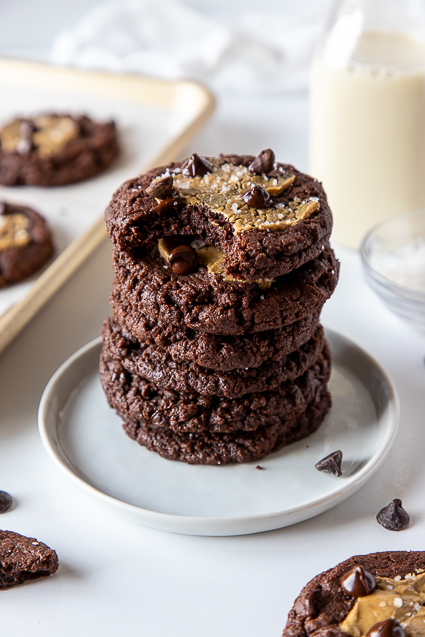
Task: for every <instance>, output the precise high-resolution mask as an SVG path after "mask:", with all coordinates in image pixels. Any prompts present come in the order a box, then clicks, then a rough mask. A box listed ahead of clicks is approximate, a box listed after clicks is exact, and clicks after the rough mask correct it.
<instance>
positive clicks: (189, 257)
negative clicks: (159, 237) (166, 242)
mask: <svg viewBox="0 0 425 637" xmlns="http://www.w3.org/2000/svg"><path fill="white" fill-rule="evenodd" d="M168 262H169V264H170V268H171V269H172V271H173V272H174V274H191V272H194V271H195V270H196V266H197V265H198V253H197V252H196V250H195V249H194V248H192V246H189V245H181V246H177V248H174V250H173V251H172V253H171V254H170V256H169V257H168Z"/></svg>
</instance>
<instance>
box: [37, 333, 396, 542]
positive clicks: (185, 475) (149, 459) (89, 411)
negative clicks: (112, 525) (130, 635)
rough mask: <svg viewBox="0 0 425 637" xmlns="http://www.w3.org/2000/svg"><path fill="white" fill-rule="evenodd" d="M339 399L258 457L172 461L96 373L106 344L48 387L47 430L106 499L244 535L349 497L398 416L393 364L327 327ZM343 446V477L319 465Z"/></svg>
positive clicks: (154, 520)
mask: <svg viewBox="0 0 425 637" xmlns="http://www.w3.org/2000/svg"><path fill="white" fill-rule="evenodd" d="M327 338H328V340H329V342H330V345H331V349H332V354H333V373H332V378H331V382H330V390H331V393H332V397H333V407H332V410H331V411H330V413H329V414H328V416H327V417H326V420H325V422H324V423H323V424H322V426H321V427H320V429H319V430H318V431H317V432H316V433H315V434H313V435H312V436H310V437H308V438H306V439H305V440H302V441H300V442H298V443H295V444H293V445H290V446H289V447H285V448H283V449H282V450H281V451H279V452H276V453H272V454H270V455H269V456H267V457H266V458H264V459H263V460H261V462H260V464H261V466H262V467H263V468H264V471H259V470H257V469H256V466H257V465H258V464H259V463H258V462H251V463H246V464H241V465H224V466H214V467H210V466H198V465H186V464H184V463H181V462H173V461H170V460H164V459H163V458H161V457H159V456H158V455H157V454H156V453H152V452H150V451H147V450H146V449H145V448H143V447H140V446H139V445H138V444H137V443H135V442H133V441H132V440H130V439H129V438H127V436H126V435H125V434H124V433H123V431H122V430H121V427H120V419H119V418H118V416H116V414H115V413H114V412H113V410H112V409H110V408H109V407H108V405H107V402H106V399H105V396H104V394H103V392H102V389H101V387H100V382H99V376H98V371H97V368H98V360H99V353H100V347H101V342H100V339H96V340H95V341H92V342H91V343H88V345H86V346H85V347H83V348H82V349H80V350H79V351H78V352H76V353H75V354H74V355H73V356H71V358H69V359H68V360H67V361H66V362H65V363H64V364H63V365H62V366H61V367H60V368H59V369H58V371H57V372H56V373H55V374H54V376H53V377H52V379H51V380H50V381H49V383H48V385H47V387H46V389H45V390H44V393H43V396H42V399H41V402H40V408H39V430H40V435H41V439H42V441H43V444H44V446H45V448H46V450H47V452H48V453H49V455H50V457H51V458H52V459H53V461H54V462H55V463H56V464H57V465H58V466H59V467H60V469H62V470H63V471H64V472H65V473H66V475H68V476H69V477H70V478H71V479H72V480H74V482H75V483H76V484H77V485H79V486H80V487H81V488H82V489H84V490H85V491H86V492H87V493H89V494H91V495H92V496H93V497H95V498H98V499H100V500H102V501H103V502H104V503H105V504H106V505H108V506H112V507H115V508H116V510H117V511H118V512H121V514H127V515H128V516H129V517H131V518H133V519H135V520H137V521H139V522H140V523H142V524H145V525H147V526H150V527H153V528H157V529H162V530H166V531H174V532H178V533H187V534H192V535H242V534H247V533H256V532H259V531H269V530H272V529H277V528H281V527H283V526H288V525H290V524H295V523H296V522H301V521H302V520H306V519H307V518H311V517H313V516H315V515H318V514H319V513H322V512H323V511H326V510H328V509H330V508H331V507H333V506H335V505H336V504H338V503H340V502H342V501H343V500H345V499H346V498H348V497H349V496H350V495H352V494H353V493H354V492H355V491H357V490H358V489H359V488H360V487H361V486H362V485H363V484H364V483H365V482H366V481H367V480H369V478H370V477H371V476H372V475H373V474H374V473H375V471H376V470H377V469H378V467H379V466H380V465H381V463H382V462H383V460H384V458H385V456H386V455H387V453H388V451H389V449H390V446H391V443H392V441H393V439H394V436H395V432H396V429H397V424H398V415H399V408H398V399H397V395H396V392H395V388H394V386H393V384H392V382H391V380H390V379H389V377H388V376H387V374H386V372H385V371H384V370H383V369H382V368H381V367H380V366H379V364H378V363H377V362H376V361H375V360H374V359H373V358H371V357H370V356H369V355H368V354H367V353H366V352H364V351H363V350H362V349H360V348H359V347H358V346H357V345H355V344H354V343H352V342H351V341H349V340H348V339H346V338H344V337H342V336H340V335H338V334H336V333H335V332H332V331H329V330H328V331H327ZM336 449H341V450H342V452H343V454H344V457H343V475H342V477H340V478H335V477H333V476H331V475H328V474H325V473H319V472H318V471H317V470H316V469H315V468H314V465H315V463H316V462H317V461H318V460H320V459H321V458H323V457H324V456H326V455H328V454H329V453H331V452H332V451H335V450H336Z"/></svg>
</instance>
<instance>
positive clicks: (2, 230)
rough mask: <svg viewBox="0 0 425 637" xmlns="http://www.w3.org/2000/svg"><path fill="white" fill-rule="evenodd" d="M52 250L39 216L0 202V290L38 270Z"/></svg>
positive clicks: (49, 238)
mask: <svg viewBox="0 0 425 637" xmlns="http://www.w3.org/2000/svg"><path fill="white" fill-rule="evenodd" d="M53 250H54V249H53V243H52V237H51V234H50V231H49V229H48V227H47V223H46V221H45V219H43V217H42V216H41V215H39V214H38V213H37V212H35V210H32V209H31V208H28V207H26V206H20V205H17V204H10V203H5V202H1V201H0V288H3V287H5V286H7V285H11V284H12V283H17V282H18V281H22V279H25V278H26V277H28V276H30V275H31V274H33V273H34V272H36V271H37V270H39V269H40V268H41V267H42V266H43V265H44V264H45V263H46V262H47V261H48V260H49V259H50V257H51V256H52V254H53Z"/></svg>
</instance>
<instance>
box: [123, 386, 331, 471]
mask: <svg viewBox="0 0 425 637" xmlns="http://www.w3.org/2000/svg"><path fill="white" fill-rule="evenodd" d="M330 402H331V399H330V395H329V393H328V392H327V391H323V392H322V393H321V394H320V396H319V397H318V401H317V402H316V401H313V402H312V403H311V404H310V405H308V407H307V410H306V411H305V412H304V413H302V414H301V415H299V416H294V417H292V418H288V419H286V420H281V419H279V420H278V421H277V422H275V424H273V425H270V426H268V427H259V428H257V429H256V430H255V431H250V432H247V431H235V432H234V433H225V434H218V433H212V432H211V431H209V432H207V433H205V432H203V433H202V434H196V433H181V432H176V431H173V430H171V429H159V430H158V429H155V428H152V427H151V426H150V425H149V424H145V423H142V422H140V421H137V420H125V421H124V425H123V427H124V431H125V432H126V434H127V435H128V436H130V438H132V439H133V440H136V441H137V442H138V443H139V444H140V445H143V446H144V447H147V449H149V450H150V451H156V452H157V453H158V454H159V455H160V456H162V457H163V458H167V460H180V461H182V462H186V463H188V464H210V465H220V464H227V463H229V462H251V461H253V460H255V461H257V460H260V459H261V458H264V456H266V455H268V454H269V453H271V452H272V451H278V450H279V449H281V447H283V446H285V445H289V444H291V443H292V442H296V441H298V440H301V439H302V438H306V437H307V436H310V435H311V434H312V433H313V432H314V431H316V429H318V427H319V426H320V424H321V423H322V421H323V419H324V417H325V415H326V413H327V411H328V410H329V407H330Z"/></svg>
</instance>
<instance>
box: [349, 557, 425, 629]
mask: <svg viewBox="0 0 425 637" xmlns="http://www.w3.org/2000/svg"><path fill="white" fill-rule="evenodd" d="M375 580H376V589H375V590H374V591H373V592H372V593H370V594H369V595H365V596H363V597H359V598H358V600H357V601H356V603H355V605H354V606H353V608H352V609H351V611H350V612H349V614H348V615H347V617H346V618H345V619H344V621H343V622H342V623H341V624H340V628H341V630H342V631H343V632H344V633H346V634H347V635H351V636H352V637H366V636H369V637H378V636H380V637H390V636H391V637H402V636H403V635H407V637H425V573H423V571H422V569H418V572H416V573H409V574H407V575H405V577H404V579H401V577H400V576H397V577H395V578H394V579H390V578H387V577H375ZM388 620H394V621H392V622H389V621H388Z"/></svg>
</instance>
